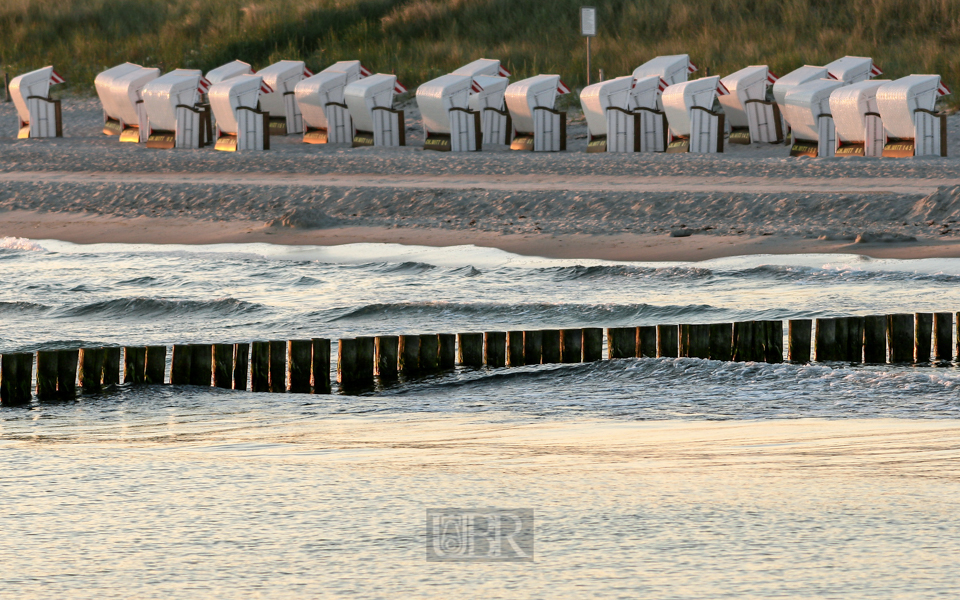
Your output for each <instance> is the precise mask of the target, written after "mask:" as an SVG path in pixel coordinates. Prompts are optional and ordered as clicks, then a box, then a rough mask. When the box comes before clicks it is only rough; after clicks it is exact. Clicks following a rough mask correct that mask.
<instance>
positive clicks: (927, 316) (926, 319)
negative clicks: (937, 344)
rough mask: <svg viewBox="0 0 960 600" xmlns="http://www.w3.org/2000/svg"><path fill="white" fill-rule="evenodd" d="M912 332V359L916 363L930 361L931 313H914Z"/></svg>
mask: <svg viewBox="0 0 960 600" xmlns="http://www.w3.org/2000/svg"><path fill="white" fill-rule="evenodd" d="M914 332H915V337H914V344H913V348H914V361H915V362H918V363H927V362H930V351H931V347H930V342H931V340H932V337H933V313H916V314H915V315H914Z"/></svg>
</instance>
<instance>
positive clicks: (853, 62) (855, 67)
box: [824, 56, 883, 83]
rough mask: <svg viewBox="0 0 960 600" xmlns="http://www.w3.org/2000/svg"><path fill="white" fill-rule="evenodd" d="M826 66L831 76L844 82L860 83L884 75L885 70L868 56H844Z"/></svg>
mask: <svg viewBox="0 0 960 600" xmlns="http://www.w3.org/2000/svg"><path fill="white" fill-rule="evenodd" d="M824 68H825V69H826V70H827V73H829V76H830V77H831V78H833V79H836V80H837V81H842V82H844V83H858V82H860V81H866V80H868V79H873V78H874V77H876V76H878V75H883V71H881V70H880V69H879V68H878V67H877V66H876V65H874V64H873V59H872V58H868V57H866V56H844V57H843V58H838V59H837V60H835V61H833V62H831V63H827V64H826V65H824Z"/></svg>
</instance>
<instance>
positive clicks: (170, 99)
mask: <svg viewBox="0 0 960 600" xmlns="http://www.w3.org/2000/svg"><path fill="white" fill-rule="evenodd" d="M201 77H202V73H201V72H200V71H199V70H197V69H176V70H174V71H170V72H169V73H166V74H164V75H161V76H160V77H157V78H156V79H154V80H153V81H151V82H149V83H148V84H146V85H145V86H143V90H141V92H140V95H141V97H142V98H143V104H144V107H145V109H146V111H147V121H148V122H149V124H150V128H151V129H155V130H161V131H174V130H175V129H176V126H177V105H178V104H186V105H187V106H193V105H195V104H196V103H197V101H198V100H199V99H200V93H199V91H198V88H199V86H200V78H201Z"/></svg>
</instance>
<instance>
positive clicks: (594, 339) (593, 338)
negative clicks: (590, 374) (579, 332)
mask: <svg viewBox="0 0 960 600" xmlns="http://www.w3.org/2000/svg"><path fill="white" fill-rule="evenodd" d="M582 343H583V362H596V361H598V360H603V329H602V328H600V327H584V328H583V342H582Z"/></svg>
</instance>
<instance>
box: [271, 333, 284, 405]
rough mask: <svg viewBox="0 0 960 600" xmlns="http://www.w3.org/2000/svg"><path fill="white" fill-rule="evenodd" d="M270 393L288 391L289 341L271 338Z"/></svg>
mask: <svg viewBox="0 0 960 600" xmlns="http://www.w3.org/2000/svg"><path fill="white" fill-rule="evenodd" d="M269 343H270V393H271V394H283V393H284V392H286V391H287V343H286V342H284V341H283V340H270V342H269Z"/></svg>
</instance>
